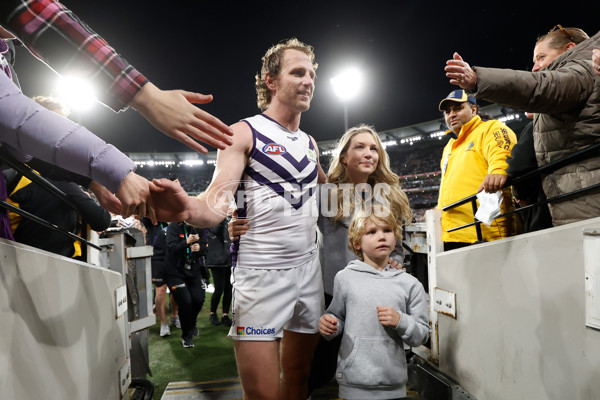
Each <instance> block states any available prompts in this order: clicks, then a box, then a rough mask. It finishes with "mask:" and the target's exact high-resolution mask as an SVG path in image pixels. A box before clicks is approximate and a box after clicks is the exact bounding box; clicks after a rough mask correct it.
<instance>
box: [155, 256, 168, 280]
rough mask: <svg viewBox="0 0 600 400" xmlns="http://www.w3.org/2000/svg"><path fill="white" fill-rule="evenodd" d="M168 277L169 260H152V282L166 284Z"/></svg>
mask: <svg viewBox="0 0 600 400" xmlns="http://www.w3.org/2000/svg"><path fill="white" fill-rule="evenodd" d="M166 278H167V260H164V259H163V260H152V283H153V284H154V286H162V285H165V284H166V283H167V282H166Z"/></svg>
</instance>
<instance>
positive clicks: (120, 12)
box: [16, 0, 600, 152]
mask: <svg viewBox="0 0 600 400" xmlns="http://www.w3.org/2000/svg"><path fill="white" fill-rule="evenodd" d="M63 3H64V4H65V5H67V6H68V7H69V8H71V9H72V10H73V11H74V12H75V13H76V14H77V15H78V16H79V17H80V18H81V19H83V20H84V21H85V22H87V23H88V24H89V25H90V26H91V27H92V28H93V29H94V30H95V31H96V32H98V33H99V34H100V35H102V36H103V37H104V38H105V39H106V40H107V41H108V42H109V43H110V44H111V45H112V46H113V47H114V48H115V49H116V50H117V52H119V53H120V54H121V55H122V56H123V57H124V58H125V59H127V60H128V61H129V62H130V63H131V64H133V65H134V66H135V67H136V68H137V69H138V70H140V71H141V72H142V73H143V74H145V75H146V76H147V77H148V78H149V79H150V81H152V82H153V83H154V84H155V85H156V86H158V87H160V88H162V89H186V90H190V91H197V92H200V93H212V94H213V95H214V101H213V103H212V104H209V105H205V106H202V107H203V109H205V110H206V111H208V112H210V113H212V114H214V115H216V116H217V117H219V118H220V119H221V120H222V121H224V122H226V123H228V124H232V123H235V122H237V121H238V120H240V119H241V118H244V117H247V116H251V115H254V114H255V113H257V112H258V108H257V106H256V94H255V91H254V75H255V74H256V72H257V71H259V69H260V65H261V64H260V58H261V57H262V55H263V54H264V52H265V51H266V49H267V48H268V47H270V46H271V45H272V44H275V43H277V42H279V41H280V40H282V39H286V38H289V37H297V38H298V39H300V40H301V41H303V42H305V43H308V44H311V45H313V46H314V48H315V53H316V57H317V62H318V63H319V68H318V70H317V75H318V77H317V83H316V85H317V86H316V91H315V96H314V99H313V102H312V106H311V109H310V110H309V111H308V112H305V113H304V114H303V117H302V122H301V125H300V126H301V128H302V129H303V130H304V131H306V132H307V133H309V134H311V135H313V136H314V137H315V139H316V140H317V141H320V140H331V139H336V138H338V137H339V136H340V135H341V134H342V133H343V129H344V119H343V106H342V103H341V102H340V100H338V99H337V98H336V97H335V95H334V94H333V91H332V89H331V85H330V83H329V80H330V78H331V77H333V76H334V75H335V74H336V73H337V72H338V71H339V70H340V69H342V68H343V67H345V66H350V65H356V66H358V67H360V68H361V69H362V70H363V71H364V74H365V80H366V83H365V88H364V89H363V94H362V95H361V96H360V97H359V98H358V99H355V100H354V101H352V102H351V103H349V108H348V110H349V122H350V126H352V125H355V124H358V123H361V122H365V123H369V124H372V125H374V126H375V128H376V129H377V130H379V131H383V130H388V129H394V128H399V127H402V126H407V125H413V124H418V123H420V122H425V121H429V120H433V119H437V118H440V113H439V111H438V110H437V105H438V103H439V101H440V100H441V99H442V98H443V97H445V95H446V94H447V93H448V92H449V91H450V90H453V87H452V86H451V85H450V84H449V83H448V79H447V78H446V77H445V75H444V71H443V67H444V65H445V61H446V60H447V59H448V58H450V57H451V56H452V53H453V52H454V51H458V52H459V53H460V54H461V55H462V56H463V57H464V58H465V60H466V61H467V62H469V63H470V64H471V65H480V66H488V67H501V68H513V69H530V68H531V66H532V61H531V59H532V52H533V46H534V44H535V40H536V38H537V36H538V35H540V34H543V33H545V32H547V31H548V30H549V29H550V28H552V27H553V26H554V25H556V24H557V23H560V24H562V25H563V26H577V27H580V28H582V29H584V30H585V31H586V32H587V33H588V34H589V35H590V36H592V35H594V34H595V33H596V32H597V31H598V29H600V24H598V21H599V18H598V15H599V14H598V12H597V11H598V9H596V10H592V8H593V7H592V6H583V7H579V8H576V7H572V6H568V5H567V4H564V6H562V7H557V10H553V9H551V8H550V6H548V5H545V4H547V3H544V2H532V3H531V4H523V3H525V2H520V3H509V2H488V1H479V2H447V3H440V4H438V2H431V1H376V0H371V1H364V2H353V1H343V2H342V1H325V0H322V1H318V2H313V1H287V2H282V1H279V2H276V1H275V2H267V1H265V2H260V3H259V2H253V1H246V2H234V1H203V0H197V1H189V2H188V1H177V0H172V1H169V2H166V1H160V2H158V1H133V0H118V1H117V0H103V1H87V0H86V1H81V0H80V1H74V0H65V1H63ZM488 3H493V4H488ZM592 11H593V12H592ZM16 69H17V72H18V74H19V78H20V81H21V85H22V88H23V92H24V93H25V94H26V95H30V96H33V95H37V94H46V95H48V94H53V93H54V86H55V81H56V75H55V74H54V73H53V72H52V71H50V70H49V69H48V68H47V67H45V66H44V65H43V64H42V63H40V62H38V61H36V60H35V59H34V58H33V57H32V56H31V55H29V54H28V53H27V51H26V50H24V49H20V50H19V52H18V54H17V61H16ZM72 118H73V119H75V120H77V121H78V122H81V123H82V124H83V125H85V126H86V127H88V128H89V129H91V130H92V131H93V132H94V133H96V134H97V135H99V136H100V137H102V138H103V139H105V140H106V141H108V142H110V143H113V144H114V145H116V146H117V147H118V148H119V149H121V150H122V151H124V152H154V151H158V152H176V151H188V148H187V147H185V146H183V145H182V144H180V143H179V142H177V141H175V140H172V139H169V138H167V137H166V136H164V135H163V134H161V133H160V132H158V131H157V130H156V129H154V128H153V127H152V126H151V125H150V124H149V123H148V122H146V120H145V119H144V118H143V117H141V116H140V115H139V114H137V113H136V112H135V111H133V110H128V111H126V112H121V113H119V114H116V113H114V112H112V111H110V110H109V109H107V108H106V107H104V106H102V105H100V104H97V105H95V106H94V107H93V108H92V109H91V110H89V111H87V112H86V113H74V114H73V115H72Z"/></svg>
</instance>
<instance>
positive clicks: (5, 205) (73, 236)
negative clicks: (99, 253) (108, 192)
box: [0, 201, 102, 250]
mask: <svg viewBox="0 0 600 400" xmlns="http://www.w3.org/2000/svg"><path fill="white" fill-rule="evenodd" d="M0 207H3V208H6V209H7V210H8V211H12V212H14V213H15V214H19V215H20V216H22V217H25V218H29V219H30V220H32V221H35V222H37V223H38V224H40V225H43V226H45V227H46V228H48V229H52V230H53V231H55V232H58V233H61V234H63V235H65V236H67V237H68V238H71V239H74V240H78V241H80V242H82V243H84V244H86V245H88V246H91V247H93V248H95V249H96V250H102V248H101V247H100V246H98V245H96V244H94V243H92V242H88V241H87V240H86V239H84V238H82V237H80V236H77V235H76V234H74V233H71V232H69V231H67V230H64V229H61V228H59V227H58V226H56V225H54V224H53V223H52V222H48V221H46V220H45V219H43V218H40V217H38V216H37V215H34V214H31V213H29V212H27V211H25V210H22V209H20V208H19V207H15V206H13V205H12V204H10V203H7V202H5V201H0Z"/></svg>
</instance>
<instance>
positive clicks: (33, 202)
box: [9, 178, 110, 257]
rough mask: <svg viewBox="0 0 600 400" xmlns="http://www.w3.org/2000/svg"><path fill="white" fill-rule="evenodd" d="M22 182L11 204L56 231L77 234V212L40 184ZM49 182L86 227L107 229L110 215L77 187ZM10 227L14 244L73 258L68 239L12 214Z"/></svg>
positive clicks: (66, 183) (23, 179)
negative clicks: (57, 229)
mask: <svg viewBox="0 0 600 400" xmlns="http://www.w3.org/2000/svg"><path fill="white" fill-rule="evenodd" d="M22 182H23V184H22V185H20V186H18V187H17V189H15V191H14V192H13V193H12V194H11V195H10V196H9V200H10V201H11V202H12V203H13V204H15V205H17V206H18V207H19V208H21V209H23V210H25V211H28V212H30V213H31V214H34V215H36V216H38V217H40V218H43V219H45V220H46V221H48V222H51V223H53V224H54V225H56V226H58V227H59V228H62V229H64V230H67V231H69V232H74V233H79V232H75V230H76V227H77V212H76V211H75V210H73V209H72V208H71V207H70V206H68V205H67V204H65V203H64V202H63V201H61V200H60V199H58V198H57V197H56V196H54V195H52V194H51V193H49V192H48V191H47V190H45V189H43V188H42V187H40V186H39V185H37V184H35V183H30V181H29V179H26V178H22ZM28 182H29V183H28ZM50 183H52V184H53V185H54V186H56V187H57V188H59V189H60V190H62V191H63V192H64V193H65V194H66V195H67V197H68V198H69V199H70V200H71V202H72V203H73V204H74V205H75V206H76V207H77V209H78V210H79V213H80V214H81V218H82V220H83V221H84V222H85V223H86V224H89V225H90V227H91V228H92V229H93V230H95V231H103V230H105V229H106V228H108V226H109V225H110V213H109V212H108V211H106V210H105V209H103V208H102V207H100V205H98V203H96V201H95V200H93V199H92V198H91V197H90V196H88V195H87V194H85V193H84V192H83V190H81V188H80V187H79V186H78V185H76V184H75V183H72V182H56V181H50ZM11 225H12V226H13V235H14V237H15V240H16V241H17V242H19V243H25V244H28V245H30V246H34V247H37V248H39V249H42V250H47V251H51V252H53V253H56V254H60V255H63V256H67V257H71V256H73V253H74V247H73V240H72V239H70V238H68V237H67V236H65V235H62V234H60V233H58V232H55V231H53V230H51V229H48V228H46V227H44V226H42V225H40V224H38V223H37V222H34V221H31V220H29V219H27V218H21V217H19V216H17V215H16V214H12V213H11Z"/></svg>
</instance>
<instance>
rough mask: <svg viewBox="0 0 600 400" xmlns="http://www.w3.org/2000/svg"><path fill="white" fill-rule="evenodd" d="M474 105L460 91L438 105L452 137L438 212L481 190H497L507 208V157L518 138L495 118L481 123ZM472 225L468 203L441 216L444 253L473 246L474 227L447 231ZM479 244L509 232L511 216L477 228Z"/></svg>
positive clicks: (444, 160)
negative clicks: (479, 229)
mask: <svg viewBox="0 0 600 400" xmlns="http://www.w3.org/2000/svg"><path fill="white" fill-rule="evenodd" d="M478 109H479V107H478V106H477V101H476V100H475V98H474V97H472V96H468V95H467V94H466V93H465V92H464V90H455V91H452V92H450V94H448V96H447V97H446V98H445V99H443V100H442V101H441V102H440V105H439V110H440V111H442V113H443V114H444V119H445V121H446V125H448V129H449V131H448V132H447V134H449V135H451V136H452V138H451V139H450V141H449V142H448V143H447V144H446V147H444V151H443V154H442V160H441V169H442V180H441V183H440V192H439V199H438V207H439V208H440V209H441V208H443V207H445V206H447V205H449V204H452V203H454V202H457V201H458V200H461V199H463V198H465V197H467V196H470V195H472V194H475V193H477V192H478V191H481V190H485V191H486V192H490V193H493V192H496V191H498V190H502V197H503V201H502V205H501V210H502V212H506V211H508V210H510V209H512V196H511V194H510V189H502V187H503V186H504V183H505V182H506V158H507V157H508V156H509V155H510V151H511V149H512V147H513V146H514V145H515V143H516V141H517V138H516V136H515V134H514V132H513V131H512V130H511V129H510V128H509V127H507V126H506V125H504V124H503V123H501V122H500V121H497V120H489V121H483V120H482V119H481V117H480V116H479V115H477V112H478ZM470 222H473V210H472V208H471V204H463V205H462V206H459V207H455V208H453V209H451V210H448V211H444V212H443V213H442V241H443V242H444V250H451V249H455V248H459V247H463V246H468V245H470V244H473V243H475V242H477V234H476V230H475V227H474V226H472V227H469V228H463V229H460V230H458V231H455V232H447V231H448V229H450V228H456V227H458V226H461V225H465V224H468V223H470ZM481 231H482V236H483V240H485V241H490V240H496V239H500V238H503V237H507V236H510V235H511V234H514V233H515V232H514V231H513V227H512V217H511V216H509V217H503V218H498V219H496V220H494V221H492V224H491V225H490V226H489V227H487V226H484V225H481Z"/></svg>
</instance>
